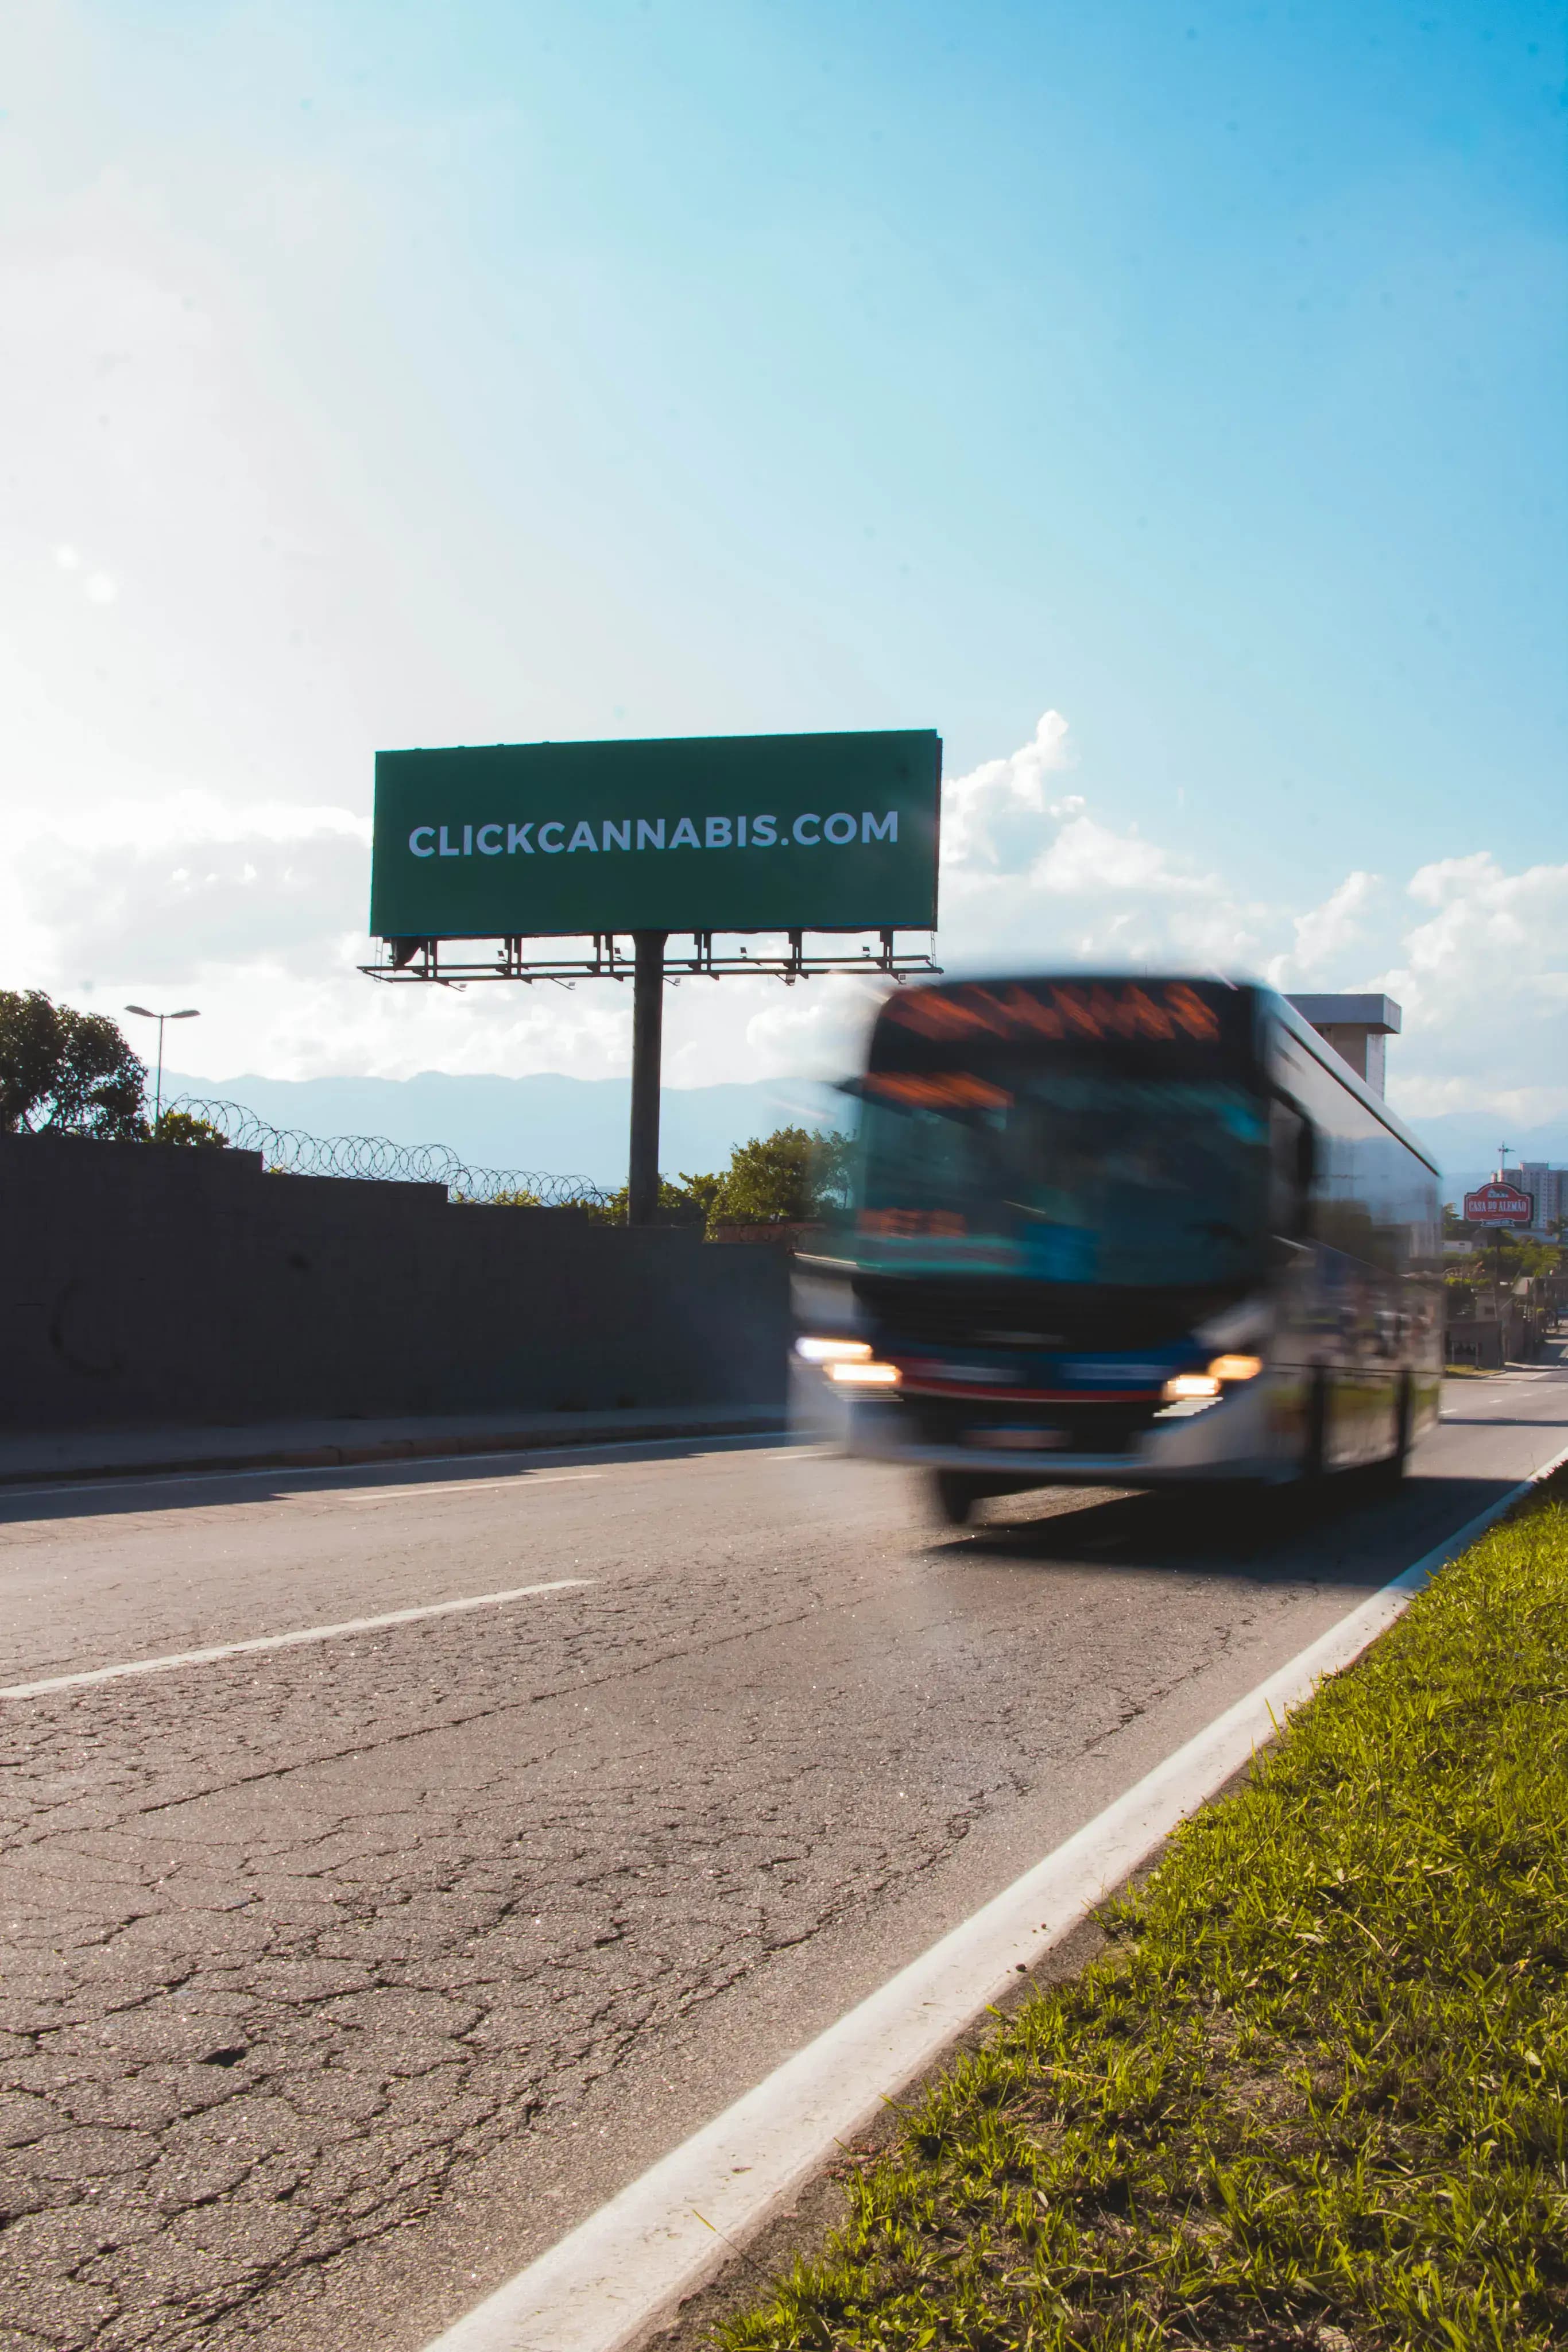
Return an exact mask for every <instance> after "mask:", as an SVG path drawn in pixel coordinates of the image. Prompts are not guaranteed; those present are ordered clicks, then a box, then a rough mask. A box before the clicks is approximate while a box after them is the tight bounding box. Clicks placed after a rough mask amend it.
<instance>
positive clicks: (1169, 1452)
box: [794, 1373, 1301, 1490]
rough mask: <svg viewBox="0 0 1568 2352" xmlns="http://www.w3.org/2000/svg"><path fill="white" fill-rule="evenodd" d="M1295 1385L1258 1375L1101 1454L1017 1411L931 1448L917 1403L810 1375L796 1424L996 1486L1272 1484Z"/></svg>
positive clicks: (852, 1447) (799, 1384)
mask: <svg viewBox="0 0 1568 2352" xmlns="http://www.w3.org/2000/svg"><path fill="white" fill-rule="evenodd" d="M1300 1385H1301V1384H1300V1383H1299V1382H1297V1381H1291V1380H1289V1379H1288V1378H1287V1379H1284V1380H1281V1377H1280V1376H1279V1375H1270V1374H1269V1373H1264V1374H1263V1375H1262V1376H1261V1377H1260V1379H1257V1380H1254V1381H1249V1382H1248V1383H1247V1384H1246V1386H1245V1387H1238V1388H1236V1389H1234V1390H1232V1391H1228V1393H1227V1394H1225V1395H1224V1396H1221V1397H1220V1398H1218V1400H1217V1401H1216V1402H1214V1403H1212V1404H1207V1403H1206V1404H1203V1405H1201V1406H1200V1407H1199V1408H1198V1409H1197V1410H1196V1411H1191V1410H1187V1411H1177V1412H1175V1413H1172V1414H1170V1415H1169V1416H1168V1417H1167V1416H1166V1414H1162V1415H1161V1416H1160V1417H1159V1418H1158V1419H1157V1420H1156V1421H1155V1422H1154V1423H1152V1424H1151V1425H1150V1426H1149V1427H1147V1428H1145V1429H1142V1430H1138V1431H1136V1432H1134V1433H1133V1434H1132V1435H1130V1436H1129V1437H1128V1438H1127V1439H1126V1441H1125V1443H1124V1444H1118V1445H1117V1446H1116V1447H1115V1449H1114V1450H1113V1451H1105V1452H1090V1451H1084V1450H1073V1449H1072V1447H1071V1444H1064V1443H1062V1442H1061V1437H1062V1433H1061V1432H1058V1431H1056V1430H1053V1429H1052V1428H1051V1425H1050V1423H1049V1422H1048V1421H1047V1419H1046V1417H1045V1415H1044V1414H1043V1413H1042V1414H1040V1416H1038V1418H1036V1417H1034V1416H1029V1417H1026V1416H1025V1415H1023V1414H1022V1413H1020V1414H1019V1415H1018V1416H1016V1418H1015V1419H1014V1420H1013V1422H1012V1425H1011V1426H1010V1427H1008V1428H1006V1429H1003V1428H999V1427H998V1420H997V1417H996V1416H995V1415H994V1414H985V1415H982V1414H981V1413H979V1412H977V1416H976V1419H975V1422H974V1424H973V1425H972V1426H971V1427H970V1428H968V1429H964V1430H958V1431H955V1432H953V1433H948V1434H946V1435H945V1436H944V1437H943V1438H942V1439H941V1440H940V1441H939V1442H935V1443H934V1442H932V1440H931V1438H930V1437H929V1435H928V1433H924V1432H922V1430H921V1429H920V1427H919V1424H918V1419H917V1407H916V1406H915V1400H910V1401H908V1402H906V1401H905V1400H904V1399H903V1398H900V1397H876V1398H855V1399H852V1398H849V1397H847V1396H845V1395H843V1394H842V1393H836V1394H835V1393H834V1392H833V1391H832V1390H831V1387H830V1386H829V1384H828V1383H827V1382H826V1381H823V1380H822V1379H821V1376H820V1375H816V1374H815V1373H813V1374H811V1375H809V1376H804V1377H798V1378H797V1381H796V1407H795V1415H794V1419H795V1425H796V1427H797V1429H798V1430H799V1431H800V1433H801V1434H802V1435H807V1434H809V1435H810V1436H812V1437H814V1438H816V1439H817V1440H818V1441H819V1442H821V1441H824V1440H825V1441H826V1442H827V1443H828V1444H834V1445H837V1446H838V1447H839V1448H840V1449H841V1451H842V1452H844V1453H846V1454H857V1455H860V1456H862V1457H863V1458H864V1459H867V1460H871V1461H877V1462H903V1463H906V1464H909V1465H913V1466H914V1467H916V1468H919V1469H925V1470H957V1471H963V1472H967V1473H969V1474H972V1475H975V1476H977V1477H979V1478H982V1479H984V1480H985V1481H986V1482H987V1483H988V1484H994V1485H995V1486H997V1487H998V1490H1001V1489H1005V1488H1007V1487H1018V1488H1022V1487H1029V1486H1181V1485H1184V1484H1198V1483H1203V1482H1206V1481H1211V1480H1215V1479H1237V1480H1256V1479H1264V1480H1274V1479H1281V1478H1285V1477H1289V1476H1290V1475H1291V1472H1292V1469H1293V1468H1294V1466H1295V1465H1296V1461H1297V1459H1298V1456H1299V1453H1300V1435H1299V1421H1300V1413H1301V1398H1300V1395H1299V1394H1298V1391H1299V1389H1300ZM979 1402H980V1400H978V1399H977V1405H978V1404H979Z"/></svg>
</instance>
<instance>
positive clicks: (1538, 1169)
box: [1501, 1160, 1568, 1241]
mask: <svg viewBox="0 0 1568 2352" xmlns="http://www.w3.org/2000/svg"><path fill="white" fill-rule="evenodd" d="M1501 1173H1502V1181H1503V1182H1504V1183H1505V1184H1517V1185H1518V1187H1519V1189H1520V1191H1521V1192H1528V1193H1530V1194H1531V1197H1532V1199H1533V1200H1534V1202H1535V1214H1534V1216H1533V1217H1532V1218H1531V1222H1530V1224H1529V1225H1528V1227H1527V1228H1526V1231H1527V1232H1529V1233H1531V1234H1537V1235H1539V1236H1540V1238H1541V1239H1542V1241H1550V1240H1552V1239H1554V1238H1555V1236H1554V1234H1553V1233H1552V1227H1553V1226H1554V1225H1555V1224H1556V1223H1557V1221H1558V1219H1559V1218H1562V1219H1563V1220H1564V1221H1568V1168H1549V1167H1548V1166H1547V1164H1546V1162H1545V1160H1524V1161H1523V1162H1522V1163H1521V1165H1520V1166H1519V1167H1518V1168H1505V1169H1503V1170H1502V1171H1501ZM1563 1238H1564V1239H1565V1240H1568V1234H1564V1236H1563Z"/></svg>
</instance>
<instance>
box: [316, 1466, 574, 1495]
mask: <svg viewBox="0 0 1568 2352" xmlns="http://www.w3.org/2000/svg"><path fill="white" fill-rule="evenodd" d="M608 1475H609V1474H608V1472H606V1471H603V1470H534V1471H526V1470H514V1471H513V1473H512V1475H511V1476H510V1477H509V1478H426V1479H419V1480H417V1481H416V1482H415V1483H414V1484H413V1485H412V1486H345V1488H344V1489H343V1491H342V1493H341V1494H340V1495H279V1496H277V1498H276V1499H277V1501H278V1502H280V1503H406V1502H408V1501H409V1500H411V1498H413V1497H415V1496H420V1495H437V1496H446V1495H451V1496H458V1495H490V1494H494V1492H495V1490H496V1488H497V1486H510V1487H511V1488H512V1490H513V1492H514V1493H516V1494H523V1493H525V1492H526V1491H527V1489H528V1487H530V1486H577V1485H580V1484H581V1483H582V1482H583V1481H584V1480H585V1479H589V1478H603V1477H606V1476H608Z"/></svg>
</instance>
